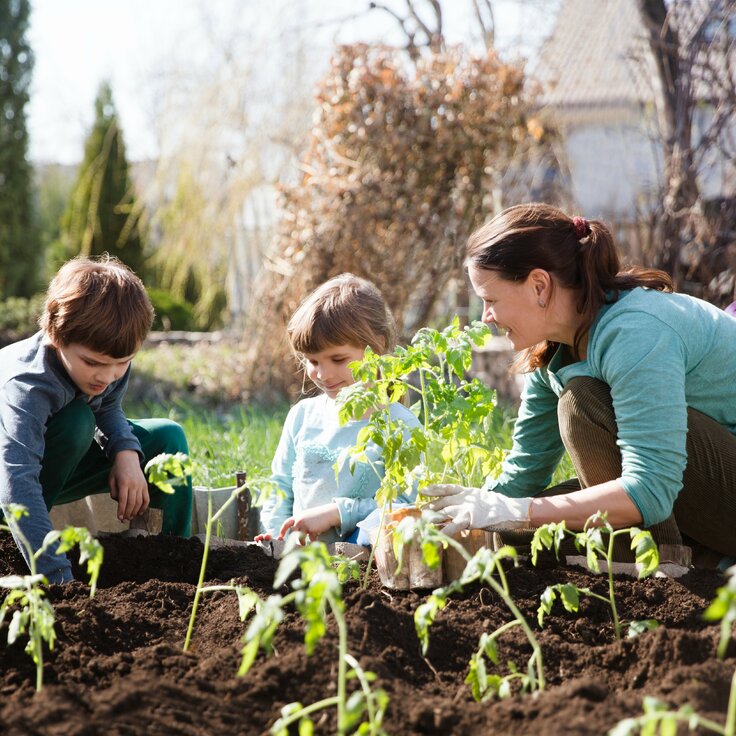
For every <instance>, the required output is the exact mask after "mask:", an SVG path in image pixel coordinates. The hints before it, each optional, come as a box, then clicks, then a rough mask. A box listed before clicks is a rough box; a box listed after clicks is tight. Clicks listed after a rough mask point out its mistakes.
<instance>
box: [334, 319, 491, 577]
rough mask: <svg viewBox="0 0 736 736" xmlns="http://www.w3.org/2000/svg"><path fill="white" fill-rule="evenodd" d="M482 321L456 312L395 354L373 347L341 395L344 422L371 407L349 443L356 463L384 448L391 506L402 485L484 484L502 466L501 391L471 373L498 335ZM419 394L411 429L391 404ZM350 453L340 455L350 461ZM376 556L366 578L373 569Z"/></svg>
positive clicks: (384, 489)
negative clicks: (478, 351)
mask: <svg viewBox="0 0 736 736" xmlns="http://www.w3.org/2000/svg"><path fill="white" fill-rule="evenodd" d="M490 337H491V333H490V331H489V329H488V327H487V326H486V325H484V324H482V323H480V322H476V323H474V324H473V325H471V326H469V327H465V328H461V327H460V323H459V320H458V318H457V317H456V318H455V319H454V320H453V322H452V324H450V325H449V326H448V327H446V328H445V329H444V330H442V331H438V330H433V329H429V328H424V329H421V330H419V332H417V334H416V335H415V336H414V338H413V339H412V341H411V344H410V345H409V346H408V347H401V346H400V347H397V348H396V349H395V351H394V352H393V353H392V354H390V355H377V354H375V353H374V352H373V351H372V350H370V349H368V350H366V355H365V359H364V360H363V361H361V362H359V363H355V364H353V365H352V366H351V367H352V368H353V374H354V376H355V378H356V383H354V384H353V385H352V386H349V387H347V388H345V389H343V390H342V391H341V392H340V395H339V397H338V404H339V416H340V421H341V422H343V423H344V422H346V421H348V420H350V419H360V418H362V417H364V416H365V415H366V413H368V414H369V418H368V423H367V424H366V426H365V427H364V428H363V429H361V431H360V432H359V434H358V439H357V443H356V445H355V446H354V447H353V448H351V449H350V450H348V451H346V453H345V455H347V456H348V457H349V460H350V462H351V463H355V462H368V457H367V454H366V449H367V447H368V445H369V443H374V444H375V445H377V446H378V447H379V448H380V449H381V452H382V460H383V465H384V474H383V477H382V479H381V485H380V486H379V489H378V491H377V493H376V501H377V503H378V505H379V506H380V507H382V510H383V511H382V516H381V525H380V529H379V535H380V530H381V529H383V526H384V521H385V514H386V511H387V510H390V508H391V505H392V503H393V502H394V501H395V500H396V498H397V497H398V496H399V494H401V493H402V492H406V491H408V490H410V489H412V488H413V487H415V486H416V487H417V488H418V490H419V494H420V496H419V500H420V501H421V489H422V488H425V487H426V486H428V485H431V484H433V483H459V484H461V485H466V486H481V485H483V483H484V482H485V480H486V479H487V478H488V477H489V476H491V475H494V474H496V473H497V472H498V470H499V469H500V464H501V461H502V459H503V452H502V450H501V449H500V448H498V447H495V446H493V445H492V444H490V443H489V436H490V435H492V430H493V413H494V407H495V399H496V397H495V392H494V391H492V390H491V389H489V388H488V387H487V386H485V385H484V384H483V383H482V382H481V381H480V380H478V379H477V378H473V379H472V380H470V381H469V380H467V378H466V373H467V371H468V370H469V369H470V367H471V365H472V361H473V348H474V347H482V346H483V345H485V344H486V342H487V341H488V340H489V339H490ZM412 395H418V397H419V398H418V400H417V401H416V403H415V404H414V406H412V411H414V412H415V413H417V414H418V415H419V416H420V419H421V421H422V423H421V426H420V427H416V428H413V429H409V428H408V427H407V426H406V425H405V424H404V423H403V422H401V421H397V420H394V419H392V418H391V413H390V404H391V403H392V402H396V401H401V400H402V399H403V398H404V397H405V396H412ZM344 459H345V458H344V457H341V458H340V460H338V463H341V462H343V461H344ZM371 561H372V553H371V558H370V559H369V562H368V571H367V572H366V581H367V579H368V573H369V572H370V566H371Z"/></svg>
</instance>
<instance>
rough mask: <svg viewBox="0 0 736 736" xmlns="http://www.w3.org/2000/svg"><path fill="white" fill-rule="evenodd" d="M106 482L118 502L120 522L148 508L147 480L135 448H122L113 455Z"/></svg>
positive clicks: (128, 519)
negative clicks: (113, 458)
mask: <svg viewBox="0 0 736 736" xmlns="http://www.w3.org/2000/svg"><path fill="white" fill-rule="evenodd" d="M107 482H108V485H109V486H110V495H111V496H112V498H114V499H115V500H116V501H117V502H118V519H119V520H120V521H121V522H122V521H130V520H131V519H132V518H133V517H134V516H138V515H139V514H142V513H143V512H144V511H145V510H146V509H147V508H148V501H149V497H148V481H147V480H146V476H145V475H144V474H143V471H142V470H141V461H140V458H139V456H138V453H137V452H136V451H135V450H122V451H121V452H119V453H118V454H117V455H115V460H114V462H113V464H112V470H111V471H110V475H109V476H108V479H107Z"/></svg>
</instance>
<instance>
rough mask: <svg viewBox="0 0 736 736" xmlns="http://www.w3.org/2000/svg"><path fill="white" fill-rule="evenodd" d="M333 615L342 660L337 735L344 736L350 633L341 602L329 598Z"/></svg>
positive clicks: (339, 673)
mask: <svg viewBox="0 0 736 736" xmlns="http://www.w3.org/2000/svg"><path fill="white" fill-rule="evenodd" d="M328 601H329V603H330V608H331V609H332V615H333V616H334V617H335V621H336V622H337V631H338V651H339V655H340V659H339V661H338V663H337V733H338V736H343V734H344V733H345V705H346V700H347V699H346V696H345V692H346V684H347V661H346V655H347V653H348V631H347V626H346V625H345V616H343V613H342V611H341V610H340V602H339V601H335V600H334V599H333V598H332V597H329V598H328Z"/></svg>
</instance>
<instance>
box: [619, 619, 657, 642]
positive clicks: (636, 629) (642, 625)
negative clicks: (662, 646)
mask: <svg viewBox="0 0 736 736" xmlns="http://www.w3.org/2000/svg"><path fill="white" fill-rule="evenodd" d="M658 627H659V621H657V619H654V618H645V619H642V620H640V621H632V622H631V623H630V624H629V629H628V632H627V635H626V636H627V637H628V638H629V639H633V638H635V637H637V636H639V635H640V634H644V633H646V632H647V631H654V629H656V628H658Z"/></svg>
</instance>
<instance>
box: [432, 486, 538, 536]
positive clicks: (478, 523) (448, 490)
mask: <svg viewBox="0 0 736 736" xmlns="http://www.w3.org/2000/svg"><path fill="white" fill-rule="evenodd" d="M422 495H423V496H434V497H435V498H436V500H435V501H432V502H431V503H430V504H429V508H431V509H432V510H433V511H441V512H442V513H443V514H445V515H446V516H447V517H448V518H449V519H450V523H449V524H447V525H446V526H445V527H443V529H442V531H443V532H444V533H445V534H447V535H448V536H452V535H453V534H457V533H458V532H460V531H463V530H464V529H496V530H499V531H504V530H505V531H509V530H511V529H523V528H527V527H529V526H530V523H529V504H531V502H532V499H531V498H510V497H509V496H504V495H503V494H501V493H496V492H494V491H485V490H483V489H481V488H466V487H465V486H457V485H436V486H429V487H427V488H424V489H423V490H422Z"/></svg>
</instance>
